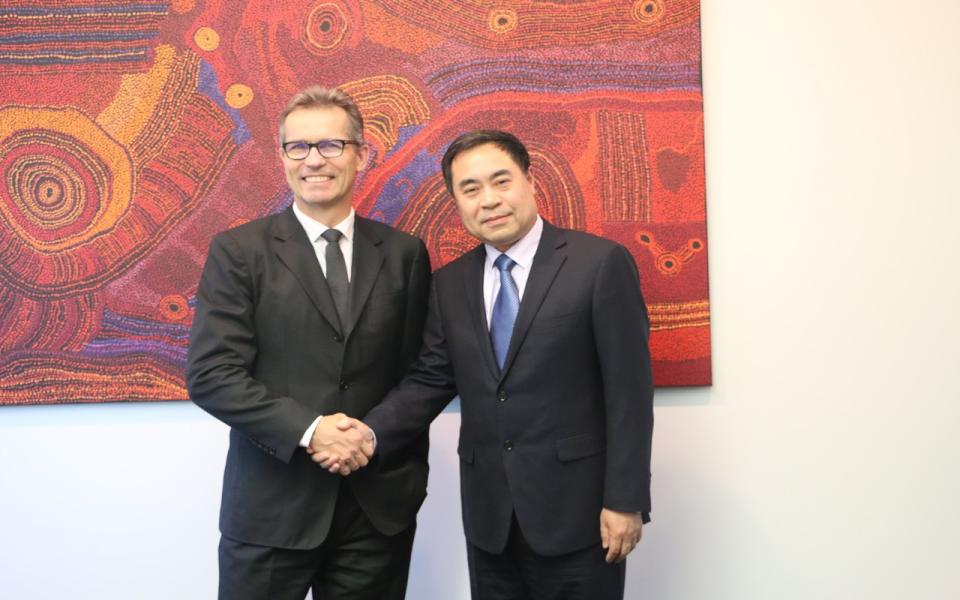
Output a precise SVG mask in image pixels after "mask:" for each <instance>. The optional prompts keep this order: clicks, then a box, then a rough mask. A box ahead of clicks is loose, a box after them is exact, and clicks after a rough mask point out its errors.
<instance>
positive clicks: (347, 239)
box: [293, 203, 357, 448]
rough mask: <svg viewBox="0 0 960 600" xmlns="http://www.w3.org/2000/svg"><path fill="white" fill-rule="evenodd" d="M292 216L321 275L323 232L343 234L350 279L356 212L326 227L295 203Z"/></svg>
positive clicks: (303, 442) (307, 435) (305, 440)
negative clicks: (309, 244)
mask: <svg viewBox="0 0 960 600" xmlns="http://www.w3.org/2000/svg"><path fill="white" fill-rule="evenodd" d="M293 216H295V217H296V218H297V221H299V222H300V225H301V226H302V227H303V230H304V231H305V232H307V238H308V239H309V240H310V242H311V243H313V252H314V254H316V255H317V262H319V263H320V268H321V269H322V270H323V275H324V277H326V275H327V244H329V243H330V242H328V241H327V240H325V239H323V232H325V231H326V230H328V229H336V230H339V231H340V233H342V234H343V235H342V236H340V252H342V253H343V262H344V263H346V265H347V281H350V274H351V271H352V267H353V233H354V224H355V223H356V219H357V213H356V212H355V211H354V210H353V208H351V209H350V214H349V215H347V218H345V219H344V220H342V221H340V222H339V223H337V224H336V225H334V226H333V227H327V226H326V225H324V224H323V223H321V222H320V221H316V220H314V219H313V218H312V217H309V216H307V214H306V213H304V212H303V211H301V210H300V209H299V208H297V204H296V203H294V204H293ZM322 418H323V415H321V416H319V417H317V418H316V419H314V420H313V423H311V424H310V427H308V428H307V431H306V432H304V434H303V437H301V438H300V447H301V448H306V447H308V446H309V445H310V439H311V438H313V432H314V431H315V430H316V429H317V425H318V424H319V423H320V419H322Z"/></svg>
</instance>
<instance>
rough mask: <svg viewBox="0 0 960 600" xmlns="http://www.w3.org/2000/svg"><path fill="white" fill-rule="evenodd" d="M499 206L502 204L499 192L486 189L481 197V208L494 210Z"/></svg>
mask: <svg viewBox="0 0 960 600" xmlns="http://www.w3.org/2000/svg"><path fill="white" fill-rule="evenodd" d="M498 204H500V196H499V195H498V194H497V191H496V190H495V189H493V188H491V187H485V188H484V189H483V193H482V194H481V195H480V206H482V207H484V208H492V207H494V206H496V205H498Z"/></svg>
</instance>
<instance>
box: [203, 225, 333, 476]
mask: <svg viewBox="0 0 960 600" xmlns="http://www.w3.org/2000/svg"><path fill="white" fill-rule="evenodd" d="M248 253H252V251H248ZM250 262H251V259H250V258H249V256H245V253H244V249H243V248H241V246H240V244H238V243H237V242H236V240H235V239H234V238H233V237H232V236H231V233H230V232H225V233H221V234H219V235H217V236H216V237H215V238H214V239H213V241H212V242H211V245H210V252H209V254H208V256H207V262H206V264H205V265H204V269H203V275H202V276H201V278H200V285H199V288H198V290H197V308H196V315H195V316H194V321H193V328H192V330H191V332H190V350H189V353H188V356H187V373H186V379H187V388H188V390H189V392H190V398H191V399H192V400H193V401H194V402H195V403H196V404H197V405H198V406H200V407H201V408H203V409H204V410H206V411H207V412H209V413H210V414H212V415H213V416H215V417H217V418H218V419H220V420H221V421H223V422H224V423H226V424H227V425H229V426H230V427H232V428H233V429H234V430H236V431H238V432H240V433H242V434H243V435H245V436H247V437H248V438H249V439H250V440H251V441H252V442H253V443H255V444H256V445H257V446H259V447H261V448H262V449H263V450H264V451H266V452H268V453H269V454H271V455H274V456H276V457H277V458H279V459H280V460H283V461H284V462H289V461H290V458H291V457H292V455H293V453H294V451H295V450H296V449H297V448H298V447H299V442H300V438H301V437H302V436H303V433H304V432H305V431H306V430H307V427H308V426H309V425H310V423H312V422H313V420H314V419H315V418H316V417H317V414H316V411H315V410H311V409H310V408H308V407H306V406H304V405H303V404H301V403H300V402H297V401H296V400H294V399H293V398H290V397H288V396H283V395H280V394H277V393H274V392H273V391H271V390H269V389H267V387H266V386H265V385H264V384H263V383H261V382H260V381H257V380H256V379H255V378H254V377H253V375H252V373H253V370H254V365H255V362H256V360H257V339H256V328H255V318H256V298H257V296H258V287H257V286H258V282H257V279H256V277H255V276H254V273H253V272H252V267H251V264H250Z"/></svg>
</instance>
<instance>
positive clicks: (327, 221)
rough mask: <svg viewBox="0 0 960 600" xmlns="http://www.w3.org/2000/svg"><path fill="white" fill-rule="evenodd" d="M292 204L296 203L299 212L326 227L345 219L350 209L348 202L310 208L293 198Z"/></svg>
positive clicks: (310, 206)
mask: <svg viewBox="0 0 960 600" xmlns="http://www.w3.org/2000/svg"><path fill="white" fill-rule="evenodd" d="M294 202H296V204H297V208H299V209H300V212H302V213H303V214H305V215H307V216H308V217H310V218H311V219H313V220H314V221H316V222H317V223H320V224H322V225H325V226H326V227H333V226H334V225H336V224H338V223H340V222H341V221H343V220H344V219H346V218H347V215H349V214H350V209H351V208H352V205H351V204H350V203H349V202H344V203H342V204H338V205H336V206H312V205H309V204H307V203H306V202H301V201H300V199H299V198H294Z"/></svg>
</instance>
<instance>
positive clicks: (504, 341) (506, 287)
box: [490, 254, 520, 369]
mask: <svg viewBox="0 0 960 600" xmlns="http://www.w3.org/2000/svg"><path fill="white" fill-rule="evenodd" d="M516 264H517V263H515V262H514V261H513V259H512V258H510V257H509V256H507V255H506V254H501V255H500V256H498V257H497V260H495V261H494V262H493V265H494V266H495V267H497V269H499V271H500V291H499V292H497V299H496V301H495V302H494V303H493V314H492V315H491V317H490V341H491V342H493V352H494V354H496V355H497V364H498V365H500V368H501V369H502V368H503V362H504V361H505V360H506V358H507V349H509V348H510V337H511V336H512V335H513V324H514V323H515V322H516V320H517V311H518V310H519V309H520V293H519V292H518V291H517V282H516V281H514V280H513V276H512V275H510V269H512V268H513V267H514V266H516Z"/></svg>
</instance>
